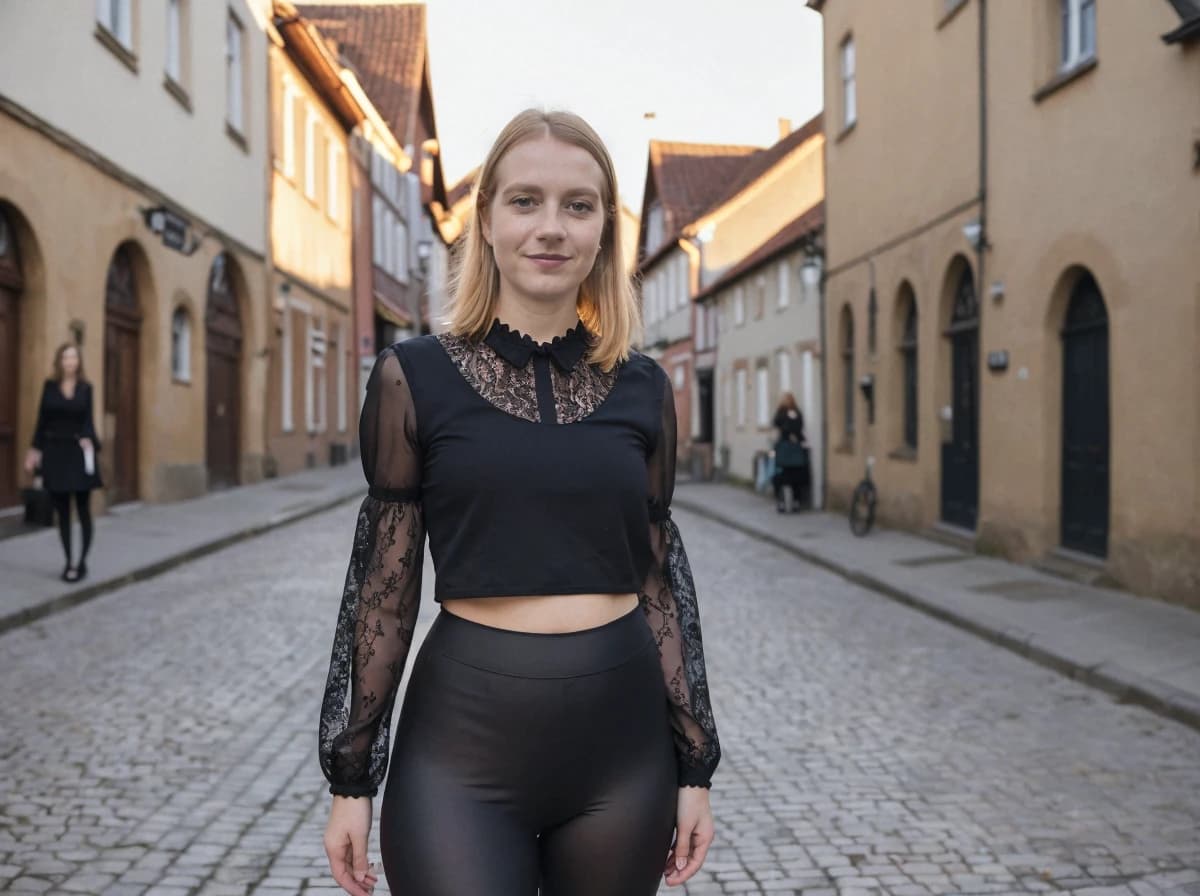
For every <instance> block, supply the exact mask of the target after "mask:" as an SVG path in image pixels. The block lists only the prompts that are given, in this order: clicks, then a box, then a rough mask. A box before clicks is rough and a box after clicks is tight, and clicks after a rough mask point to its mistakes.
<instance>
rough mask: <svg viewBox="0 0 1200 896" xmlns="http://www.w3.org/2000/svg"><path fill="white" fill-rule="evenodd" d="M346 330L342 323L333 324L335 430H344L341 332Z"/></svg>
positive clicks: (344, 375) (344, 360)
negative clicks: (335, 366) (335, 372)
mask: <svg viewBox="0 0 1200 896" xmlns="http://www.w3.org/2000/svg"><path fill="white" fill-rule="evenodd" d="M345 332H346V330H345V326H344V325H343V324H340V323H339V324H335V325H334V328H333V339H334V345H333V351H332V352H331V353H330V354H331V355H332V356H333V363H334V364H336V365H337V379H336V383H337V431H338V432H345V431H346V352H345V351H344V350H343V349H342V343H343V341H344V340H343V334H344V333H345Z"/></svg>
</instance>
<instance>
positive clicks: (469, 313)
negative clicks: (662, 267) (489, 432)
mask: <svg viewBox="0 0 1200 896" xmlns="http://www.w3.org/2000/svg"><path fill="white" fill-rule="evenodd" d="M542 136H550V137H553V138H554V139H556V140H561V141H562V142H563V143H569V144H570V145H572V146H578V147H579V148H580V149H583V150H586V151H587V153H588V154H589V155H590V156H591V157H592V158H593V159H595V160H596V163H597V164H598V165H599V166H600V171H601V173H602V174H603V175H604V186H603V190H602V195H601V197H600V201H601V203H602V204H603V206H604V231H603V233H602V234H601V238H600V254H599V255H598V256H597V257H596V263H595V265H594V266H593V267H592V270H591V271H590V272H589V273H588V275H587V277H586V278H585V279H584V281H583V283H581V284H580V286H579V298H578V299H577V301H576V310H577V311H578V313H579V319H580V320H582V321H583V324H584V326H585V327H587V329H588V330H589V331H590V332H591V333H592V334H593V335H594V337H595V339H594V341H593V343H592V346H591V349H590V350H589V353H588V362H589V363H592V364H597V365H599V366H600V367H601V369H603V370H606V371H607V370H611V369H612V368H613V367H614V366H615V365H617V364H618V363H620V362H622V361H625V360H627V359H628V358H629V351H630V344H631V342H632V339H633V335H634V333H635V332H637V330H638V329H639V328H640V325H641V320H640V312H639V309H638V303H637V298H636V296H635V295H634V290H633V283H632V282H631V281H630V279H629V276H628V275H627V274H626V273H625V268H624V262H623V260H622V259H623V257H624V256H623V254H622V252H621V246H622V244H623V240H624V239H625V237H624V235H623V233H622V228H621V216H620V215H619V214H617V202H618V201H619V200H618V197H619V195H620V194H619V193H618V192H617V173H616V169H615V168H614V167H613V162H612V158H611V157H610V156H609V154H608V150H607V149H606V148H605V146H604V142H603V141H602V140H601V139H600V137H599V135H598V134H597V133H596V132H595V131H594V130H592V127H591V125H589V124H588V123H587V122H586V121H584V120H583V119H582V118H580V117H579V116H578V115H575V114H573V113H571V112H564V111H551V112H544V111H542V110H540V109H526V110H525V111H524V112H521V113H520V114H519V115H517V116H516V117H515V118H513V119H512V121H510V122H509V123H508V124H506V125H505V126H504V129H503V130H502V131H501V132H500V136H498V137H497V138H496V142H495V143H493V144H492V148H491V150H490V151H489V152H488V154H487V158H486V159H485V160H484V163H483V167H482V168H480V170H479V178H478V180H477V182H476V185H475V197H474V207H473V209H472V211H471V214H470V217H469V218H468V221H467V226H466V230H465V233H464V235H463V238H462V241H461V242H460V244H459V246H458V247H457V249H456V254H457V257H456V259H455V262H456V264H455V266H454V268H455V269H454V272H453V273H452V275H451V278H450V294H451V296H452V298H451V300H450V309H449V313H448V314H447V315H446V318H445V321H444V322H445V324H446V326H447V327H448V328H449V330H450V332H452V333H455V334H458V335H465V336H468V337H469V338H471V339H475V340H478V339H482V338H483V337H484V336H486V335H487V332H488V329H489V328H490V327H491V324H492V319H493V318H494V317H495V309H496V299H497V297H498V296H499V294H500V271H499V269H498V268H497V267H496V260H495V257H494V256H493V255H492V252H491V247H490V246H489V245H488V243H487V240H485V239H484V238H483V214H484V213H485V211H486V209H487V207H488V203H490V202H491V200H492V198H493V196H494V191H495V188H496V169H497V167H498V166H499V164H500V160H501V159H503V158H504V156H505V155H506V154H507V153H508V151H509V150H510V149H512V148H513V147H514V146H516V145H517V144H518V143H522V142H524V141H526V140H531V139H534V138H536V137H542Z"/></svg>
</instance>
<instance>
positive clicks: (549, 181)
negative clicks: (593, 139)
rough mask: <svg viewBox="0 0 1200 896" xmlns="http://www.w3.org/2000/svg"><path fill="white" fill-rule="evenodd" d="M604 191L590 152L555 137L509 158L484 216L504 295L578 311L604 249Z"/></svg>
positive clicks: (534, 141)
mask: <svg viewBox="0 0 1200 896" xmlns="http://www.w3.org/2000/svg"><path fill="white" fill-rule="evenodd" d="M603 189H604V173H603V172H602V171H601V169H600V165H599V164H598V163H597V162H596V160H595V159H593V158H592V156H591V154H590V153H589V152H588V151H587V150H585V149H581V148H580V147H578V146H573V145H571V144H570V143H564V142H562V141H561V140H558V139H556V138H554V137H551V136H549V135H546V136H543V137H537V138H534V139H531V140H526V141H524V142H522V143H518V144H517V145H516V146H514V147H513V148H512V149H510V150H509V151H508V153H507V154H505V156H504V157H503V158H502V159H501V160H500V163H499V164H498V165H497V166H496V186H495V189H494V190H493V195H492V199H491V201H490V202H489V203H488V205H487V208H486V209H484V210H482V215H481V217H482V221H483V236H484V239H486V240H487V242H488V244H489V245H490V246H491V247H492V252H493V254H494V256H495V258H496V267H497V268H498V269H499V271H500V291H501V295H502V296H503V295H505V294H507V295H508V296H510V297H511V298H519V299H525V300H529V301H536V302H547V303H557V302H564V303H568V302H569V303H570V304H571V305H574V303H575V301H576V299H577V298H578V295H579V286H580V284H581V283H583V281H584V280H585V279H586V278H587V275H588V274H589V273H590V272H591V270H592V266H593V265H594V264H595V261H596V255H597V254H598V253H599V250H600V239H601V237H602V236H603V234H604V223H605V211H604V201H603V199H602V196H603Z"/></svg>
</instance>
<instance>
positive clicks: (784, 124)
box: [779, 118, 792, 140]
mask: <svg viewBox="0 0 1200 896" xmlns="http://www.w3.org/2000/svg"><path fill="white" fill-rule="evenodd" d="M791 132H792V120H791V119H790V118H781V119H779V139H780V140H782V139H783V138H784V137H786V136H787V135H788V134H790V133H791Z"/></svg>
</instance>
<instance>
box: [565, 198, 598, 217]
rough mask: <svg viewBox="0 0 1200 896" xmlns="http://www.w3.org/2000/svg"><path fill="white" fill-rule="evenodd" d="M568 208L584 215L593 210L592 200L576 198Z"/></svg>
mask: <svg viewBox="0 0 1200 896" xmlns="http://www.w3.org/2000/svg"><path fill="white" fill-rule="evenodd" d="M567 208H569V209H570V210H571V211H573V212H576V213H577V214H581V215H583V214H587V213H588V212H590V211H591V210H592V204H591V203H590V202H584V201H583V200H582V199H576V200H575V201H574V202H572V203H571V204H570V205H568V206H567Z"/></svg>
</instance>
